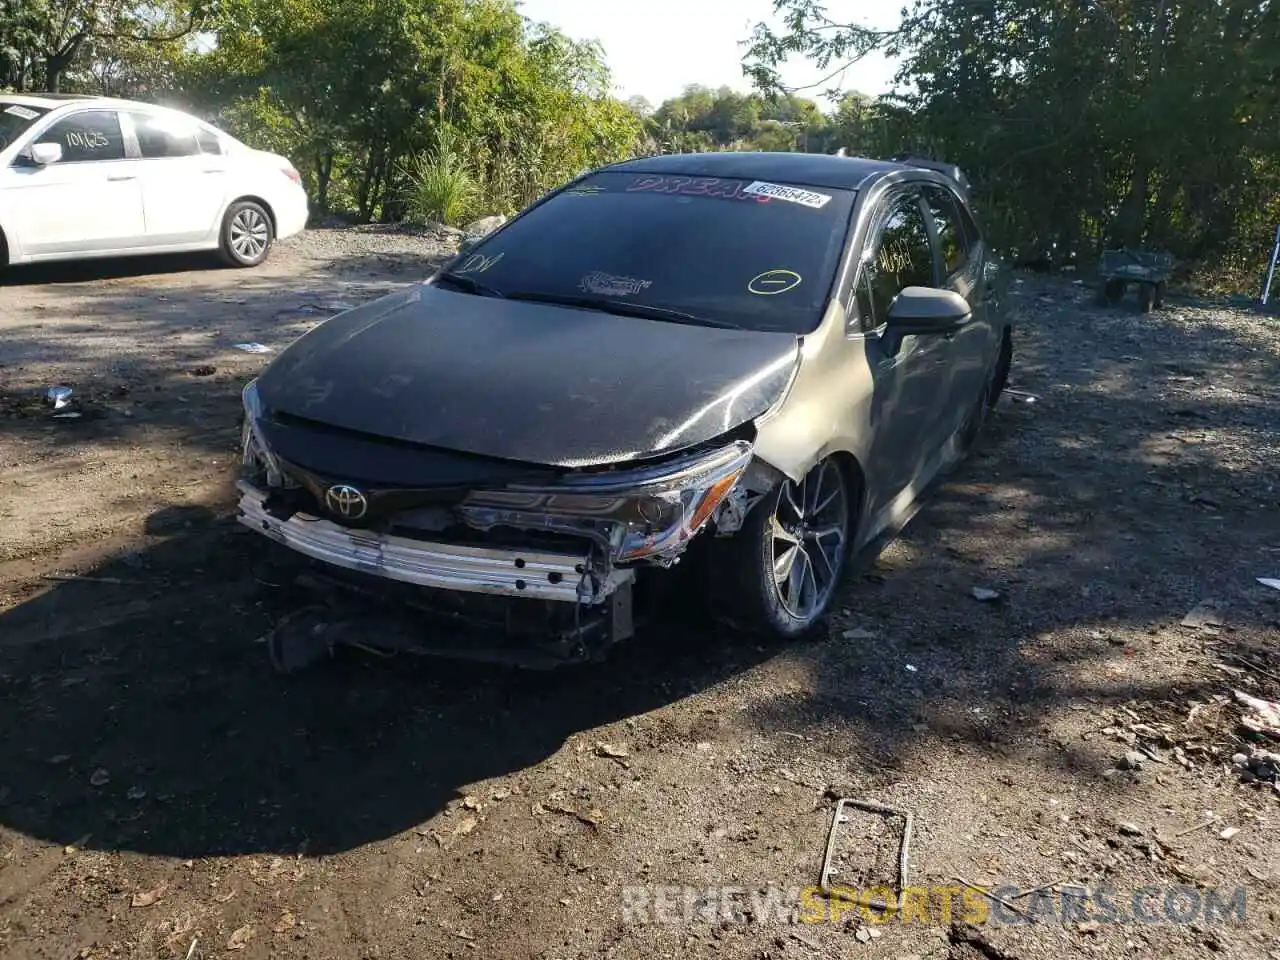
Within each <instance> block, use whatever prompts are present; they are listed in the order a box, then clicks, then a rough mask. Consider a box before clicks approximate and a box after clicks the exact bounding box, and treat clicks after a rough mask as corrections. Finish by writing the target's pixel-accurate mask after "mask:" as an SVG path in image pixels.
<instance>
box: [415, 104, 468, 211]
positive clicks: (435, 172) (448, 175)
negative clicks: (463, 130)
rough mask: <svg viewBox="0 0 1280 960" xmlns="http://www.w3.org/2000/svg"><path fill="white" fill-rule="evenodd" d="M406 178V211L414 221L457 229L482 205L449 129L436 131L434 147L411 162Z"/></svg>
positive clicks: (442, 128) (441, 128)
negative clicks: (445, 225) (479, 204)
mask: <svg viewBox="0 0 1280 960" xmlns="http://www.w3.org/2000/svg"><path fill="white" fill-rule="evenodd" d="M405 176H406V178H407V180H408V184H409V185H408V188H407V190H406V191H405V207H406V208H407V210H408V213H409V216H410V217H411V218H412V219H414V220H417V221H434V222H436V223H444V224H447V225H449V226H451V227H456V226H459V225H460V224H462V223H463V222H464V221H465V220H466V219H467V217H468V216H470V215H471V214H472V213H473V212H475V210H476V207H477V205H478V203H479V201H480V187H479V184H478V182H477V181H476V178H475V176H474V175H473V174H472V172H471V167H470V164H468V163H467V159H466V157H465V156H464V155H463V153H462V151H461V150H460V149H459V148H458V145H457V140H456V137H455V135H454V133H453V131H452V130H450V129H449V128H448V127H440V128H438V129H437V130H436V142H435V144H434V145H433V146H432V147H431V148H430V149H429V150H427V151H426V152H425V153H422V154H419V155H418V156H416V157H413V158H412V159H411V160H410V161H409V162H408V164H407V165H406V169H405Z"/></svg>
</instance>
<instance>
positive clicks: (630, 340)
mask: <svg viewBox="0 0 1280 960" xmlns="http://www.w3.org/2000/svg"><path fill="white" fill-rule="evenodd" d="M797 358H798V341H797V338H796V337H795V336H794V335H792V334H789V333H774V332H754V331H744V330H725V329H718V328H713V327H701V326H690V325H685V324H678V323H668V322H664V321H657V320H648V319H641V318H635V317H620V316H615V315H613V314H607V313H601V312H599V311H592V310H581V309H575V308H570V307H563V306H558V305H547V304H539V303H529V302H521V301H513V300H502V299H498V298H494V297H484V296H476V295H471V294H465V293H458V292H454V291H451V290H445V289H442V288H439V287H436V286H433V285H418V286H414V287H411V288H409V289H408V290H405V291H401V292H399V293H395V294H392V295H391V296H389V297H384V298H382V299H380V300H376V301H374V302H372V303H369V304H366V305H364V306H362V307H360V308H358V309H356V310H352V311H349V312H347V313H344V314H340V315H338V316H336V317H334V318H333V319H331V320H329V321H327V322H325V323H323V324H321V325H320V326H319V327H317V328H315V329H314V330H312V331H311V332H310V333H308V334H306V335H305V336H303V337H301V338H300V339H298V340H297V341H295V342H294V343H293V344H292V345H290V346H289V348H288V349H287V350H285V352H284V353H282V354H281V355H280V356H279V357H278V358H277V359H276V360H275V361H274V362H273V363H272V364H270V365H269V366H268V367H267V368H266V370H264V371H263V373H262V375H261V377H259V379H258V392H259V396H260V397H261V399H262V402H263V404H264V406H265V407H266V409H267V410H268V411H269V412H270V413H273V414H274V413H284V414H288V415H291V416H292V417H298V418H303V419H305V420H310V421H315V422H318V423H321V424H326V425H329V426H333V427H340V428H344V429H346V430H353V431H358V432H359V433H362V434H370V435H374V436H379V437H386V438H390V439H394V440H399V441H404V442H408V443H414V444H422V445H424V446H430V447H436V448H444V449H449V450H456V451H460V452H464V453H470V454H476V455H480V456H486V457H497V458H502V459H507V460H516V461H522V462H524V463H531V464H545V465H550V466H558V467H575V466H589V465H599V464H606V463H616V462H621V461H626V460H632V459H637V458H643V457H647V456H653V455H657V454H662V453H669V452H674V451H677V450H680V449H682V448H684V447H688V446H691V445H693V444H697V443H700V442H702V441H705V440H710V439H713V438H715V437H716V436H718V435H720V434H722V433H725V432H727V431H729V430H731V429H733V428H734V427H736V426H739V425H740V424H742V423H744V422H746V421H747V420H750V419H753V418H755V417H758V416H759V415H761V414H762V413H764V412H765V411H767V410H768V409H769V408H770V407H771V406H773V405H774V404H775V403H776V402H777V401H778V400H779V399H780V398H781V397H782V394H783V393H784V391H785V390H786V388H787V385H788V383H789V382H790V380H791V376H792V374H793V372H794V369H795V365H796V363H797Z"/></svg>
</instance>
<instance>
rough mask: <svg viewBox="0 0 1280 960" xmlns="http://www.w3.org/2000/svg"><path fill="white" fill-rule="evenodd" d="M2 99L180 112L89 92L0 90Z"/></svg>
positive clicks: (52, 106) (44, 104)
mask: <svg viewBox="0 0 1280 960" xmlns="http://www.w3.org/2000/svg"><path fill="white" fill-rule="evenodd" d="M0 100H3V101H4V102H5V103H18V104H22V105H24V106H28V107H42V108H43V109H45V110H56V109H58V108H59V107H70V106H75V105H77V104H89V103H92V104H93V105H94V106H95V107H114V108H116V109H117V110H125V109H129V110H139V109H141V110H163V111H167V112H180V111H177V110H176V108H175V107H162V106H160V105H158V104H154V103H144V102H143V101H141V100H123V99H121V98H119V97H100V96H95V95H93V94H87V93H4V92H0Z"/></svg>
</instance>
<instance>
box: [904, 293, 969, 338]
mask: <svg viewBox="0 0 1280 960" xmlns="http://www.w3.org/2000/svg"><path fill="white" fill-rule="evenodd" d="M972 316H973V311H972V310H970V309H969V302H968V301H967V300H965V298H964V297H962V296H960V294H958V293H956V292H955V291H954V290H935V289H934V288H933V287H907V288H906V289H904V290H903V291H902V292H901V293H899V294H898V297H897V299H896V300H894V301H893V306H892V307H890V308H889V316H888V318H887V320H888V326H889V329H890V330H891V331H893V332H894V333H898V334H915V335H916V336H926V335H929V334H940V333H951V332H953V331H955V330H958V329H959V328H960V327H963V326H964V325H965V324H966V323H968V322H969V319H970V318H971V317H972Z"/></svg>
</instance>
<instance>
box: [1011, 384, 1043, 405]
mask: <svg viewBox="0 0 1280 960" xmlns="http://www.w3.org/2000/svg"><path fill="white" fill-rule="evenodd" d="M1004 393H1005V396H1007V397H1008V398H1009V399H1010V400H1012V401H1013V402H1014V403H1039V402H1040V398H1039V397H1037V396H1036V395H1035V394H1034V393H1027V391H1025V390H1014V389H1013V388H1012V387H1005V388H1004Z"/></svg>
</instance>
